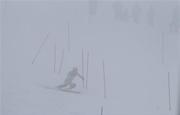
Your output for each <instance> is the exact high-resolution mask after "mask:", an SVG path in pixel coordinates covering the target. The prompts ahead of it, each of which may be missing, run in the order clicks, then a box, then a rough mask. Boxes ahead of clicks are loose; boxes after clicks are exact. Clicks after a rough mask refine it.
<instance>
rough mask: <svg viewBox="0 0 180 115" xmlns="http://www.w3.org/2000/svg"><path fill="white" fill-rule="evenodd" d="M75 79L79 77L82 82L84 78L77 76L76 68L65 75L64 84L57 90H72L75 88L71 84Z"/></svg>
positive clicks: (74, 85) (73, 84)
mask: <svg viewBox="0 0 180 115" xmlns="http://www.w3.org/2000/svg"><path fill="white" fill-rule="evenodd" d="M75 77H79V78H81V79H82V80H84V77H83V76H82V75H80V74H79V72H78V68H77V67H74V68H73V69H72V70H71V71H70V72H68V74H67V78H66V79H65V80H64V83H63V84H62V85H59V86H58V88H60V89H62V88H66V89H73V88H75V87H76V84H75V83H73V80H74V79H75Z"/></svg>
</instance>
